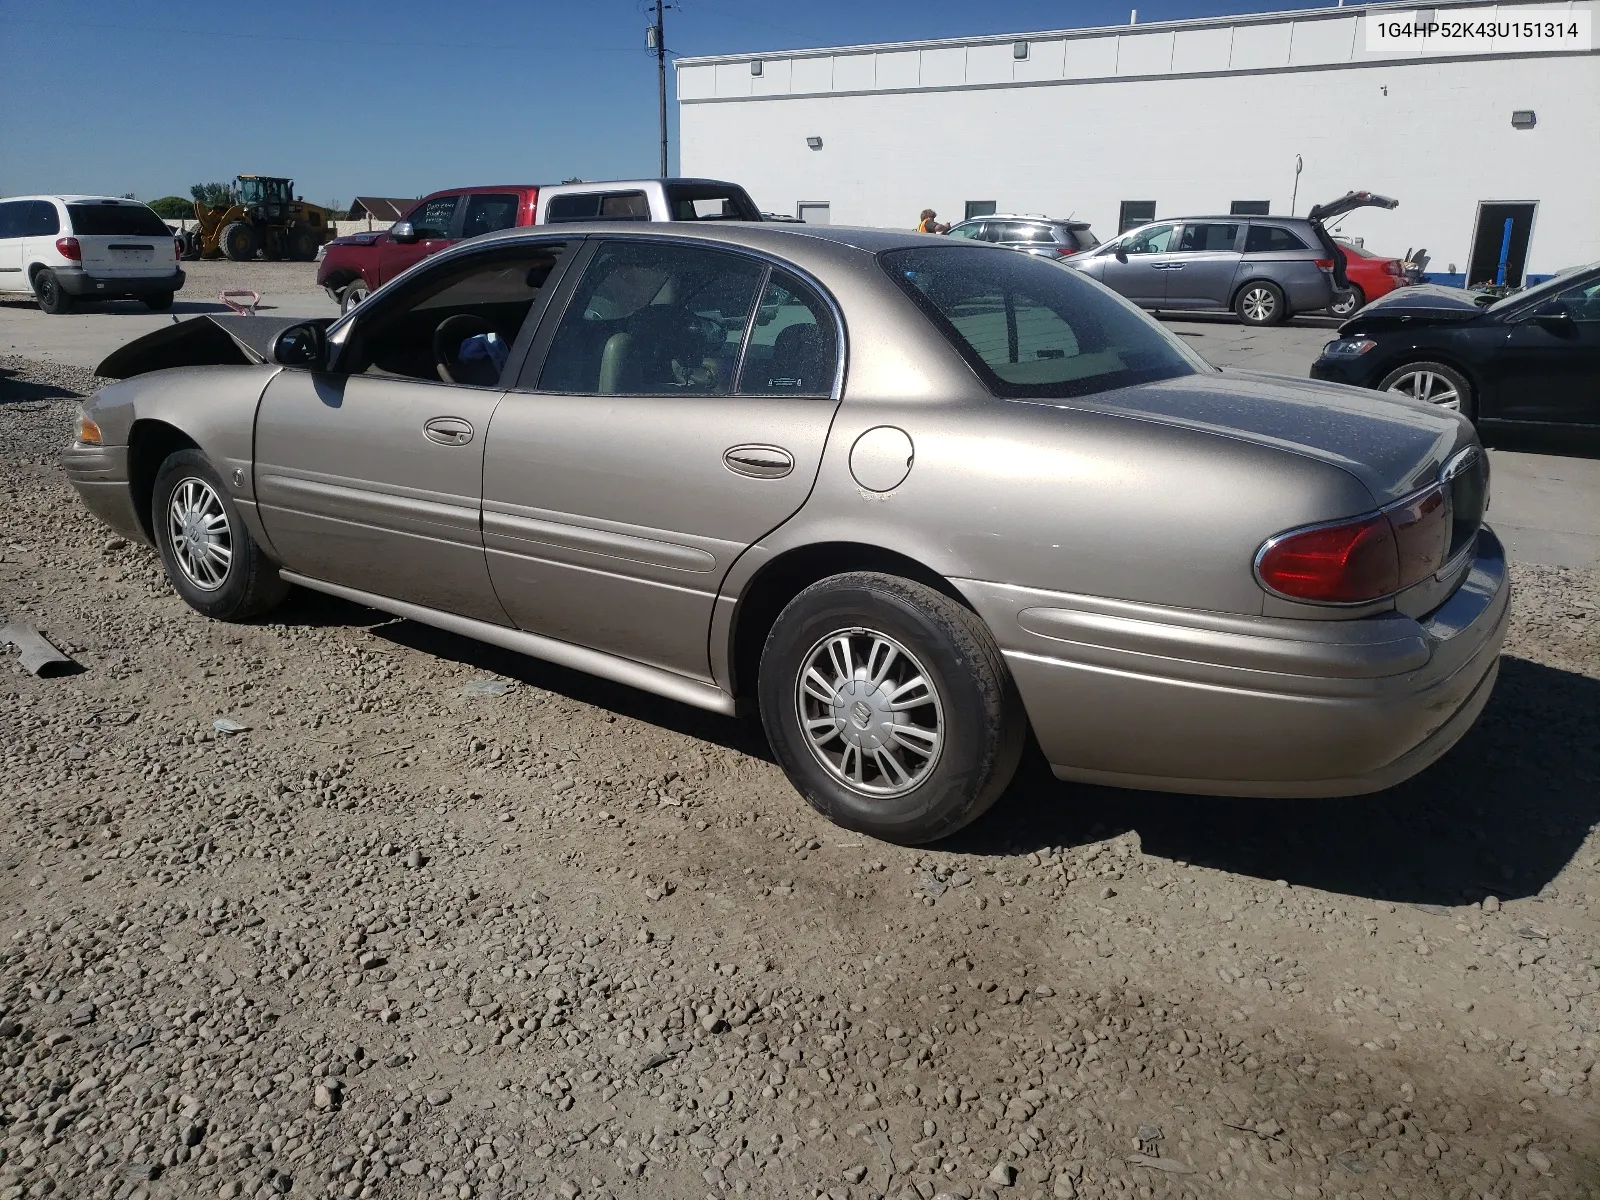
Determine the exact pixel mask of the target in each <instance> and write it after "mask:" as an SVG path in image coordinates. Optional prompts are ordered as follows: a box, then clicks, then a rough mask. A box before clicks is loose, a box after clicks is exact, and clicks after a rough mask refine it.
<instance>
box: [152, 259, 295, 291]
mask: <svg viewBox="0 0 1600 1200" xmlns="http://www.w3.org/2000/svg"><path fill="white" fill-rule="evenodd" d="M182 266H183V270H184V274H185V275H186V276H187V278H186V279H185V280H184V284H183V291H182V292H180V293H179V295H181V296H183V297H184V298H185V299H188V300H198V299H206V298H211V299H215V298H216V295H217V292H218V291H219V290H221V289H222V288H248V289H250V290H251V291H256V292H260V293H261V295H262V296H263V297H266V298H268V299H270V298H271V297H273V296H281V295H285V294H299V293H302V292H319V291H321V290H322V289H321V288H319V287H317V264H316V263H304V262H248V263H242V262H229V261H228V260H227V259H225V258H216V259H209V258H202V259H198V260H196V261H194V262H186V263H183V264H182Z"/></svg>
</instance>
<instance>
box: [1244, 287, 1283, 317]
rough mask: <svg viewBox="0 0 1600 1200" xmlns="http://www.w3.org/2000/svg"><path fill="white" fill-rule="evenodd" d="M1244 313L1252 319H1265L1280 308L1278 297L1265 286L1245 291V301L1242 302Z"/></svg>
mask: <svg viewBox="0 0 1600 1200" xmlns="http://www.w3.org/2000/svg"><path fill="white" fill-rule="evenodd" d="M1239 307H1240V308H1242V309H1244V315H1245V316H1246V317H1247V318H1248V319H1249V320H1252V321H1265V320H1267V319H1268V318H1269V317H1271V316H1272V314H1273V313H1274V312H1276V311H1277V308H1278V298H1277V297H1276V296H1274V295H1273V294H1272V293H1271V291H1269V290H1268V289H1266V288H1264V287H1253V288H1249V289H1247V290H1246V291H1245V294H1244V301H1243V303H1241V304H1240V306H1239Z"/></svg>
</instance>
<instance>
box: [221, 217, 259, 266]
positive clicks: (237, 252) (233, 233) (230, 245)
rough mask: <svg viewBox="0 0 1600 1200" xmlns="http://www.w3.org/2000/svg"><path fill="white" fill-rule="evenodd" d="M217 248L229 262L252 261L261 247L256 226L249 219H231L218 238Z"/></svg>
mask: <svg viewBox="0 0 1600 1200" xmlns="http://www.w3.org/2000/svg"><path fill="white" fill-rule="evenodd" d="M217 248H218V249H219V250H221V251H222V257H224V258H226V259H227V260H228V261H229V262H250V261H251V260H252V259H254V258H255V256H256V251H257V250H259V249H261V243H260V240H259V239H258V238H257V237H256V231H255V228H254V227H253V226H252V225H251V224H250V222H248V221H229V222H228V223H227V224H226V225H224V226H223V227H222V235H221V236H220V237H219V238H217Z"/></svg>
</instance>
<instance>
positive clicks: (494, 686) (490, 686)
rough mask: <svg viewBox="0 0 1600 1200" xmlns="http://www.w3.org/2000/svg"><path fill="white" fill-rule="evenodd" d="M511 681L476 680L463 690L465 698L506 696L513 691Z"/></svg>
mask: <svg viewBox="0 0 1600 1200" xmlns="http://www.w3.org/2000/svg"><path fill="white" fill-rule="evenodd" d="M511 686H512V685H511V681H510V680H509V679H474V680H472V681H471V682H470V683H468V684H467V685H466V686H465V687H464V688H462V689H461V694H462V695H463V696H504V695H505V694H506V693H507V692H509V691H510V690H511Z"/></svg>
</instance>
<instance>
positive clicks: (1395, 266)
mask: <svg viewBox="0 0 1600 1200" xmlns="http://www.w3.org/2000/svg"><path fill="white" fill-rule="evenodd" d="M1383 269H1384V270H1385V271H1386V272H1387V273H1388V274H1390V275H1393V276H1394V277H1395V278H1396V279H1404V278H1405V277H1406V269H1405V268H1404V267H1402V266H1401V265H1400V260H1399V259H1395V258H1391V259H1389V260H1388V261H1387V262H1385V263H1384V264H1383Z"/></svg>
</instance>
